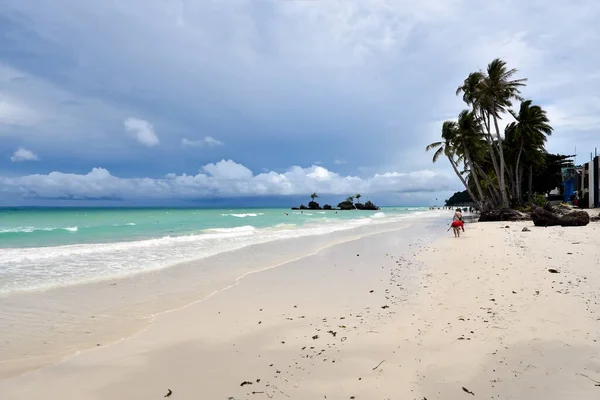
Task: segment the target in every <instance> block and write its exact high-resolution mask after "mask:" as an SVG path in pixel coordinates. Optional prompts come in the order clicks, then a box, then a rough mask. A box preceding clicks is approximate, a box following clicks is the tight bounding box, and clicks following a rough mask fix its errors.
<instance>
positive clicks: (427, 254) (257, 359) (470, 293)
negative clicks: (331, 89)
mask: <svg viewBox="0 0 600 400" xmlns="http://www.w3.org/2000/svg"><path fill="white" fill-rule="evenodd" d="M505 226H509V228H505ZM524 226H529V227H530V229H531V231H530V232H522V228H523V227H524ZM437 229H438V230H442V231H445V227H442V226H438V228H437ZM466 230H467V232H466V233H465V234H464V235H463V236H461V238H460V239H455V238H453V237H452V233H451V232H448V233H447V236H444V237H443V238H441V239H439V238H438V239H435V240H433V241H432V239H431V236H428V235H423V234H421V233H420V232H419V231H420V230H419V229H415V230H413V231H412V232H406V231H397V232H391V233H382V234H378V235H375V236H368V237H363V238H361V239H358V240H354V241H349V242H345V243H341V244H338V245H335V246H331V247H328V248H326V249H323V250H321V251H319V252H318V253H316V254H314V255H311V256H308V257H305V258H301V259H299V260H296V261H293V262H290V263H287V264H285V265H283V266H281V267H278V268H274V269H270V270H266V271H264V272H261V273H258V274H252V275H249V276H247V277H246V278H245V279H244V280H243V281H242V282H241V283H240V284H239V285H237V286H235V287H233V288H231V289H230V290H228V291H225V292H222V293H220V294H218V295H215V296H213V297H211V298H210V299H208V300H206V301H203V302H199V303H195V304H193V305H190V306H188V307H184V308H181V309H178V310H176V311H173V312H168V313H165V314H162V315H160V316H159V317H157V318H156V320H155V321H154V322H153V323H152V324H151V325H150V326H149V328H148V329H146V330H145V331H143V332H142V333H140V334H138V335H136V336H134V337H132V338H129V339H127V340H124V341H121V342H119V343H116V344H113V345H110V346H102V345H101V346H100V347H98V348H97V349H93V350H91V351H87V352H84V353H82V354H79V355H77V356H75V357H71V358H69V359H68V360H66V361H64V362H61V363H58V364H55V365H53V366H49V367H46V368H43V369H41V370H39V371H32V372H29V373H27V374H25V375H22V376H19V377H12V378H8V379H5V380H3V381H0V393H2V396H1V397H2V399H82V400H83V399H113V400H120V399H123V400H124V399H158V398H163V396H165V395H167V394H168V393H171V395H170V396H169V397H170V398H172V399H238V400H240V399H263V398H265V399H266V398H273V399H288V398H290V399H310V400H313V399H325V398H326V399H369V400H371V399H381V400H383V399H418V400H423V399H427V400H434V399H470V398H473V399H528V400H532V399H598V398H600V386H599V385H600V344H599V343H598V340H600V305H599V304H598V300H599V299H598V296H600V223H591V224H590V225H588V226H587V227H583V228H560V227H556V228H534V227H532V226H531V223H508V224H507V223H487V224H483V223H479V224H468V225H467V227H466ZM409 233H410V234H412V235H413V239H412V240H411V243H408V240H407V234H409ZM549 269H555V270H557V271H558V273H551V272H549V271H548V270H549Z"/></svg>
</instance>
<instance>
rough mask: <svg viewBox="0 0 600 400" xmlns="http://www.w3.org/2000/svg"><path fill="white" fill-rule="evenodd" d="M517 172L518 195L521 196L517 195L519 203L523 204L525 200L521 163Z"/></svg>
mask: <svg viewBox="0 0 600 400" xmlns="http://www.w3.org/2000/svg"><path fill="white" fill-rule="evenodd" d="M517 174H518V175H517V176H518V177H519V178H518V179H517V185H519V195H520V196H521V197H519V199H520V201H521V204H524V203H525V201H524V199H523V165H520V166H519V171H518V172H517Z"/></svg>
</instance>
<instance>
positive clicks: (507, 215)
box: [479, 208, 531, 222]
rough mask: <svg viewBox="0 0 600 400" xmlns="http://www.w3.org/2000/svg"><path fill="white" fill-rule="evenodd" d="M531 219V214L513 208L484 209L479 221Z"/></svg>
mask: <svg viewBox="0 0 600 400" xmlns="http://www.w3.org/2000/svg"><path fill="white" fill-rule="evenodd" d="M530 219H531V218H530V217H529V215H527V214H525V213H522V212H520V211H517V210H513V209H512V208H501V209H499V210H488V211H482V212H481V214H479V222H495V221H528V220H530Z"/></svg>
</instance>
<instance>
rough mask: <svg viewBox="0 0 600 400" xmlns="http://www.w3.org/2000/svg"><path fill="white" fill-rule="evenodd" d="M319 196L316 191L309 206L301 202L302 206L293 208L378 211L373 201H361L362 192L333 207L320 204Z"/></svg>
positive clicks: (293, 208)
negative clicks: (317, 200)
mask: <svg viewBox="0 0 600 400" xmlns="http://www.w3.org/2000/svg"><path fill="white" fill-rule="evenodd" d="M318 197H319V196H318V195H317V194H316V193H313V194H311V195H310V202H309V203H308V207H307V206H305V205H304V204H301V205H300V207H292V210H340V211H344V210H369V211H377V210H379V207H377V206H376V205H375V204H373V203H372V202H371V201H367V202H365V203H364V204H363V203H361V202H360V198H361V197H362V196H361V194H360V193H359V194H357V195H356V196H350V197H348V198H347V199H346V200H344V201H342V202H341V203H339V204H338V205H337V208H335V207H332V206H331V205H329V204H325V205H324V206H323V207H321V206H320V205H319V203H317V202H316V201H315V199H316V198H318ZM354 200H356V203H355V202H354Z"/></svg>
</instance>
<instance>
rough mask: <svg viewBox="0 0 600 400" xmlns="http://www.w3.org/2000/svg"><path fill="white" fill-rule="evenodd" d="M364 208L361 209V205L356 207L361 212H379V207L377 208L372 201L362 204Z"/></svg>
mask: <svg viewBox="0 0 600 400" xmlns="http://www.w3.org/2000/svg"><path fill="white" fill-rule="evenodd" d="M361 206H362V207H359V205H358V204H357V205H356V207H357V208H358V209H359V210H371V211H377V210H379V207H377V206H376V205H375V204H373V203H372V202H370V201H367V202H366V203H365V204H364V205H362V204H361Z"/></svg>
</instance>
